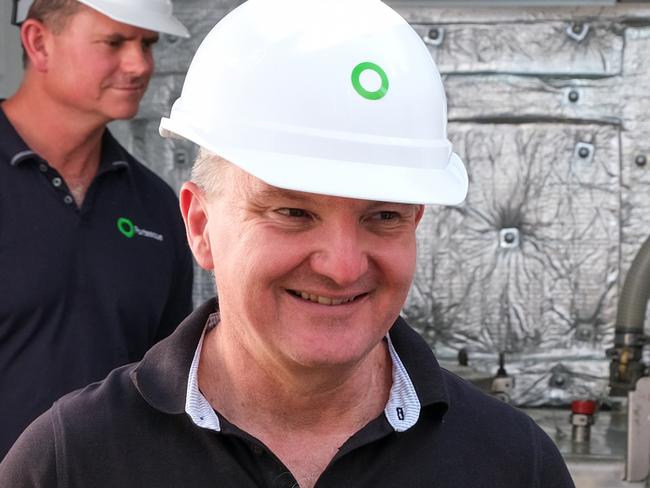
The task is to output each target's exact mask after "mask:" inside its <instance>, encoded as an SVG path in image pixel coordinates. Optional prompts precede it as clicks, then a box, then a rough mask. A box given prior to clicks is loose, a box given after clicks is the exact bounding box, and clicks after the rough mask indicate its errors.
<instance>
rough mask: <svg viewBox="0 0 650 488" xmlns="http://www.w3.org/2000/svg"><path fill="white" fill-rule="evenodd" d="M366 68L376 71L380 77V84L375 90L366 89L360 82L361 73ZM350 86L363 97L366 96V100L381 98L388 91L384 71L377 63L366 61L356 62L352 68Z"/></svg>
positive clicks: (386, 77) (366, 69)
mask: <svg viewBox="0 0 650 488" xmlns="http://www.w3.org/2000/svg"><path fill="white" fill-rule="evenodd" d="M368 70H369V71H373V72H374V73H377V74H378V75H379V78H380V79H381V86H380V87H379V88H378V89H377V90H375V91H370V90H367V89H365V88H364V87H363V85H362V84H361V74H362V73H363V72H365V71H368ZM352 86H353V87H354V89H355V90H356V91H357V93H358V94H359V95H361V96H362V97H363V98H367V99H368V100H381V99H382V98H384V96H385V95H386V92H388V76H386V72H385V71H384V70H383V69H381V67H380V66H379V65H377V64H375V63H370V62H367V61H366V62H364V63H359V64H357V65H356V66H355V67H354V69H353V70H352Z"/></svg>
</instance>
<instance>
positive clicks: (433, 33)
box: [429, 28, 440, 41]
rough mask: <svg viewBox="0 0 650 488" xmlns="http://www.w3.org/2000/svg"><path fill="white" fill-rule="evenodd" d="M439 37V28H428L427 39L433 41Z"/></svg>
mask: <svg viewBox="0 0 650 488" xmlns="http://www.w3.org/2000/svg"><path fill="white" fill-rule="evenodd" d="M439 37H440V30H439V29H436V28H433V29H430V30H429V39H433V40H434V41H436V40H438V38H439Z"/></svg>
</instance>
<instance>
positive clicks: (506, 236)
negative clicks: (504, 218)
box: [503, 232, 515, 244]
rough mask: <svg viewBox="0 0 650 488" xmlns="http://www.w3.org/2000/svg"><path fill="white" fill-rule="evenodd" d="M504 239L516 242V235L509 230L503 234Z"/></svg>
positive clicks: (507, 241)
mask: <svg viewBox="0 0 650 488" xmlns="http://www.w3.org/2000/svg"><path fill="white" fill-rule="evenodd" d="M503 240H504V241H506V243H508V244H512V243H513V242H515V235H514V234H513V233H512V232H507V233H505V234H504V235H503Z"/></svg>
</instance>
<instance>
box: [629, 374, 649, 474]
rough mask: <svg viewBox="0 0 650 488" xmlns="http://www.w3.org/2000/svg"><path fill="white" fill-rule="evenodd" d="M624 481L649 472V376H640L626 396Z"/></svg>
mask: <svg viewBox="0 0 650 488" xmlns="http://www.w3.org/2000/svg"><path fill="white" fill-rule="evenodd" d="M627 409H628V410H627V459H626V461H625V481H643V480H645V479H646V478H647V477H648V474H650V377H644V378H640V379H639V381H637V382H636V390H635V391H631V392H630V394H629V396H628V407H627Z"/></svg>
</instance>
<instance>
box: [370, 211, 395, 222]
mask: <svg viewBox="0 0 650 488" xmlns="http://www.w3.org/2000/svg"><path fill="white" fill-rule="evenodd" d="M374 218H375V220H394V219H398V218H399V214H398V213H397V212H391V211H388V210H385V211H382V212H378V213H376V214H375V216H374Z"/></svg>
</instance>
